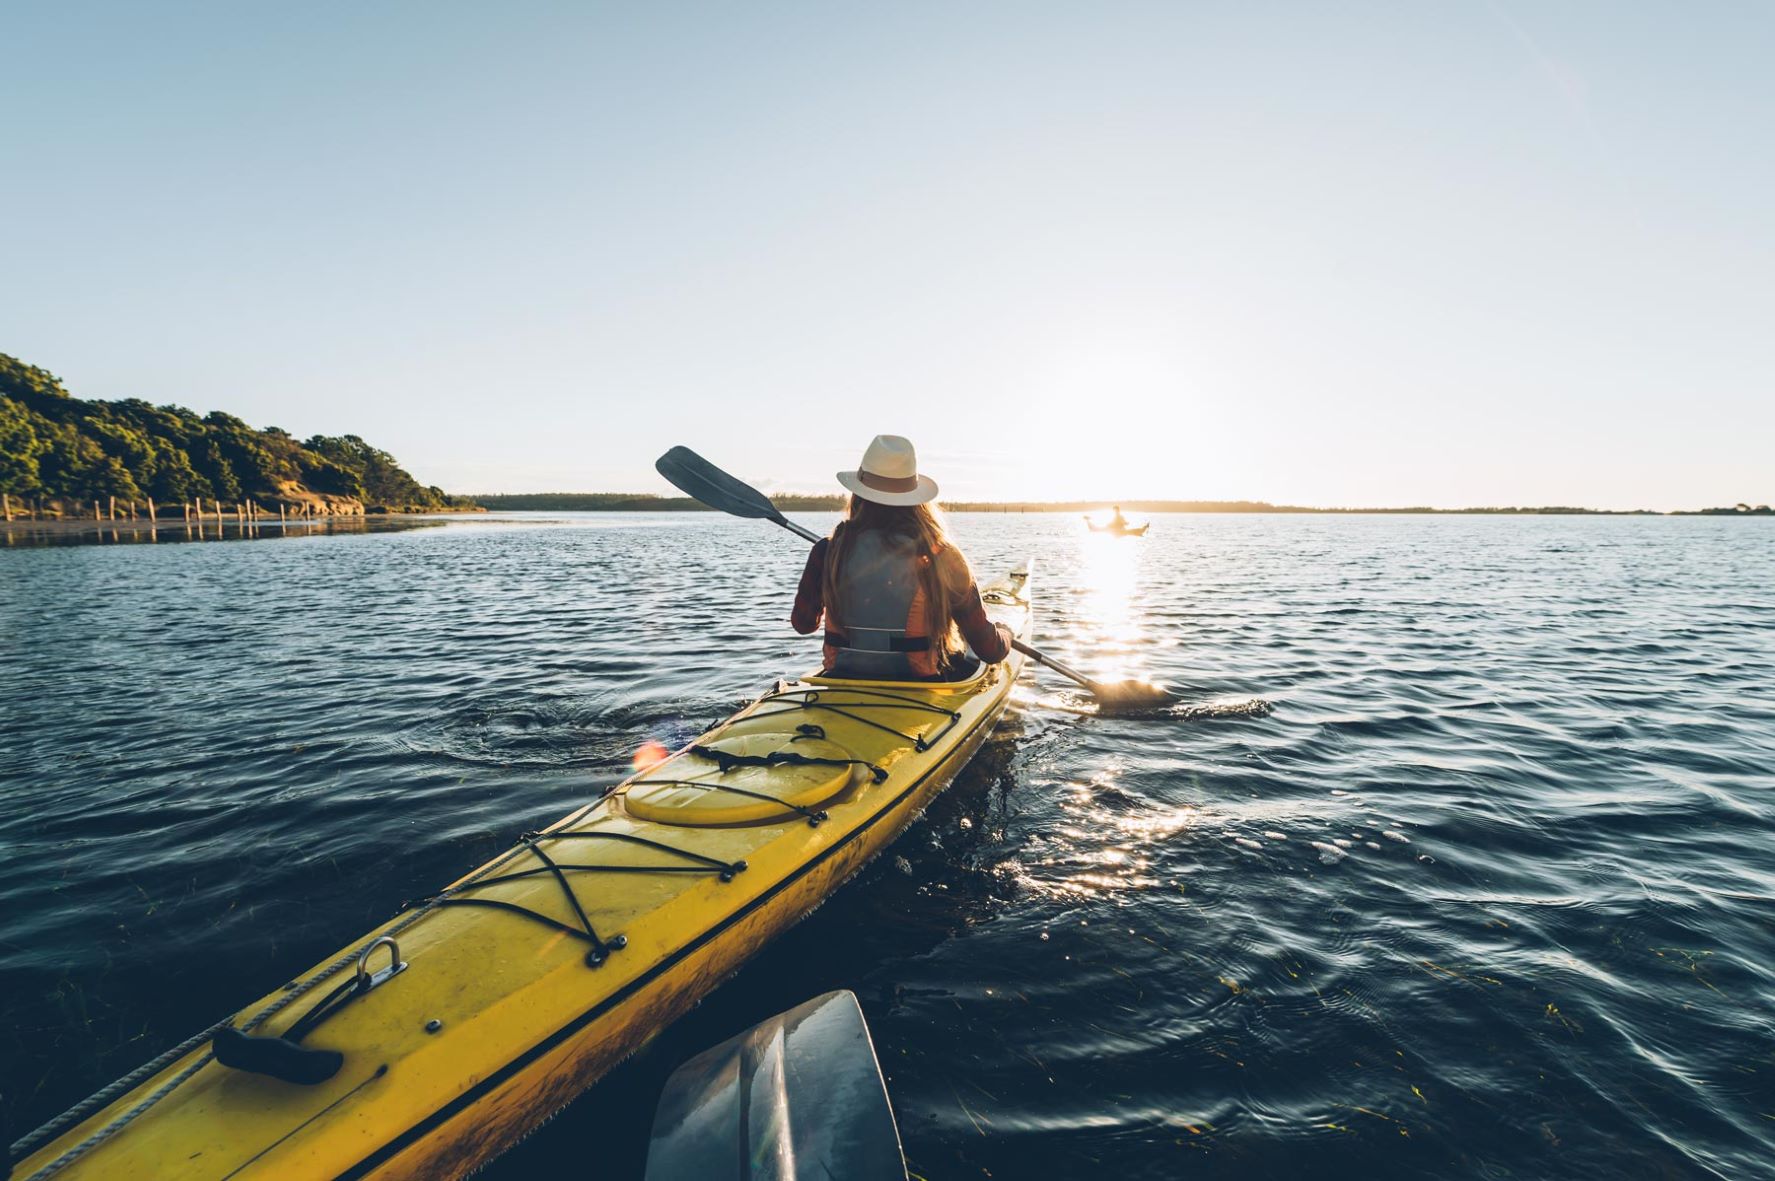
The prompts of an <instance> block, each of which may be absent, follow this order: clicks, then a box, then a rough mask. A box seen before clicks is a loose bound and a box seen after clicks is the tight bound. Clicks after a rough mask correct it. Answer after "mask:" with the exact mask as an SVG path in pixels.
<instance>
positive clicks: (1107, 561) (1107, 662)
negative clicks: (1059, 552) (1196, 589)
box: [1076, 533, 1152, 682]
mask: <svg viewBox="0 0 1775 1181" xmlns="http://www.w3.org/2000/svg"><path fill="white" fill-rule="evenodd" d="M1145 552H1146V547H1145V546H1142V545H1131V544H1129V543H1128V539H1127V538H1122V537H1111V536H1107V535H1105V534H1099V533H1092V534H1087V535H1086V536H1085V537H1083V538H1082V539H1081V540H1080V555H1079V556H1080V558H1081V562H1080V568H1079V586H1080V589H1081V591H1082V592H1083V593H1082V595H1081V596H1080V599H1079V602H1078V611H1079V616H1078V619H1077V621H1076V622H1077V624H1078V625H1079V627H1080V629H1081V631H1082V632H1084V635H1083V636H1082V637H1081V638H1082V639H1085V640H1087V641H1088V643H1087V644H1086V645H1085V647H1087V648H1088V650H1089V652H1090V653H1091V658H1092V661H1091V662H1092V665H1093V669H1092V673H1093V675H1094V676H1096V678H1097V679H1099V680H1102V681H1106V682H1114V681H1121V680H1128V679H1135V680H1139V679H1143V678H1141V677H1139V676H1138V675H1137V674H1138V672H1139V671H1140V669H1141V667H1142V666H1143V665H1144V661H1143V660H1142V659H1141V658H1142V656H1143V655H1144V654H1145V652H1146V650H1147V649H1148V647H1149V646H1150V645H1151V642H1152V639H1151V636H1150V635H1149V634H1148V631H1147V629H1146V628H1145V627H1144V626H1143V625H1142V622H1141V615H1140V611H1139V608H1138V606H1137V604H1136V602H1135V594H1136V592H1137V591H1138V590H1139V588H1140V567H1141V558H1142V555H1143V554H1144V553H1145Z"/></svg>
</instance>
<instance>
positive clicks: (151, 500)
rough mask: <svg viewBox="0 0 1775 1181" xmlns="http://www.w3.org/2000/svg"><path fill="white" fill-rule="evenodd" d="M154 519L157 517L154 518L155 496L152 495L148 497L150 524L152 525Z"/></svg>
mask: <svg viewBox="0 0 1775 1181" xmlns="http://www.w3.org/2000/svg"><path fill="white" fill-rule="evenodd" d="M154 519H155V518H154V498H153V497H152V496H150V497H149V498H148V523H149V524H150V525H152V524H153V523H154Z"/></svg>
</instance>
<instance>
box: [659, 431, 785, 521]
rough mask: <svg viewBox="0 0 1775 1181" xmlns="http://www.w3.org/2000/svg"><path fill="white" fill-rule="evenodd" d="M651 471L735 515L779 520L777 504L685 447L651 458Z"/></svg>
mask: <svg viewBox="0 0 1775 1181" xmlns="http://www.w3.org/2000/svg"><path fill="white" fill-rule="evenodd" d="M653 467H654V470H655V471H657V472H659V474H660V475H662V476H664V477H665V478H666V479H668V480H670V481H671V482H672V484H673V486H674V487H676V488H678V489H679V490H680V491H682V492H683V493H684V494H685V495H686V496H691V497H694V498H695V499H697V500H700V501H702V502H703V503H704V504H706V505H708V506H709V507H710V508H716V509H720V510H721V511H722V512H724V513H732V514H733V515H734V516H736V517H762V518H763V519H764V520H766V521H781V520H782V519H783V514H782V513H780V512H778V511H777V506H776V505H774V504H772V503H771V502H770V499H769V498H768V497H766V496H765V495H764V493H762V492H760V491H758V489H756V488H754V487H752V485H750V484H747V483H745V482H744V481H742V480H736V479H734V478H733V477H732V476H730V475H728V474H727V473H726V472H724V471H722V470H721V469H720V468H718V467H716V466H715V465H714V464H712V463H710V462H709V461H708V460H706V459H704V458H703V457H702V456H700V455H698V454H697V453H696V452H694V451H692V450H691V449H690V448H688V447H674V448H672V449H671V450H670V451H668V452H666V453H665V454H664V455H662V456H660V457H659V458H658V459H656V460H654V461H653Z"/></svg>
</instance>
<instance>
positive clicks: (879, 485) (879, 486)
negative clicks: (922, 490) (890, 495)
mask: <svg viewBox="0 0 1775 1181" xmlns="http://www.w3.org/2000/svg"><path fill="white" fill-rule="evenodd" d="M857 479H859V480H861V481H862V482H863V483H865V484H867V485H868V486H869V487H871V488H873V489H875V490H876V491H877V492H911V491H913V490H915V489H916V488H917V487H918V477H917V476H906V477H904V478H901V477H898V476H878V475H876V474H875V473H874V472H870V471H863V470H862V469H858V471H857Z"/></svg>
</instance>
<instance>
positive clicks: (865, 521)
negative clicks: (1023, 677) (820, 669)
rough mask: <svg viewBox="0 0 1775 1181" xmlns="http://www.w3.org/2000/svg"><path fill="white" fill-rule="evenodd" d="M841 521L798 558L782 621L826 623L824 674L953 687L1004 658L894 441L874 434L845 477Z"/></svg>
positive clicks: (964, 570)
mask: <svg viewBox="0 0 1775 1181" xmlns="http://www.w3.org/2000/svg"><path fill="white" fill-rule="evenodd" d="M838 482H839V483H840V484H842V485H844V487H845V488H846V489H848V490H849V491H850V494H851V499H850V508H849V511H848V512H847V513H846V515H845V519H844V520H843V521H840V522H839V523H838V525H837V526H836V527H835V528H834V529H833V530H832V535H831V536H830V537H824V538H821V539H820V540H819V541H818V542H817V543H816V544H815V545H814V548H813V552H811V553H809V554H808V556H807V566H806V568H805V569H803V570H802V572H801V585H800V587H799V588H798V589H797V590H796V592H795V610H794V612H793V614H792V615H791V616H790V622H791V623H792V624H793V625H794V627H795V630H796V631H797V632H800V633H801V634H802V635H804V636H805V635H808V634H810V633H812V632H813V630H814V629H815V628H816V627H819V626H820V619H821V617H822V616H824V618H825V621H826V645H825V649H824V661H823V663H824V670H825V672H827V673H828V674H830V675H832V676H839V677H859V678H868V679H884V680H921V681H939V680H961V679H964V678H966V677H967V676H969V675H971V673H972V672H973V670H974V669H975V668H976V667H977V662H976V661H974V660H972V659H970V658H969V657H968V656H967V655H966V653H965V651H964V650H963V648H962V641H963V640H966V641H967V643H968V645H969V646H970V647H972V648H973V650H974V655H976V656H978V657H979V658H980V659H981V660H985V661H987V662H988V663H996V662H998V661H1000V660H1003V659H1004V658H1005V657H1006V656H1008V655H1009V654H1010V651H1011V638H1012V637H1011V630H1010V629H1009V628H1007V627H1006V626H1005V625H1004V624H1002V623H1001V624H997V625H994V624H993V623H992V621H991V620H989V619H987V618H986V608H985V605H984V604H982V603H981V601H980V590H979V588H978V587H977V586H976V585H975V584H974V574H973V571H972V570H971V569H969V567H968V561H967V559H966V558H964V557H963V556H962V553H961V551H960V550H958V549H956V548H955V545H954V544H953V543H952V542H951V541H950V540H949V539H948V538H947V537H946V536H944V533H943V522H942V520H941V519H940V518H939V517H938V516H937V513H936V510H935V507H934V506H933V505H932V504H931V501H933V500H935V499H936V497H937V485H936V482H935V481H934V480H932V479H931V478H930V477H929V476H921V475H919V474H918V456H917V454H916V452H914V451H913V448H912V444H911V442H909V441H908V440H906V439H903V438H901V437H900V436H899V435H877V436H875V441H874V442H872V443H870V444H869V449H868V450H867V451H865V452H863V462H862V463H861V464H859V465H858V466H857V470H856V471H854V472H839V473H838Z"/></svg>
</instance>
